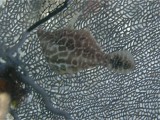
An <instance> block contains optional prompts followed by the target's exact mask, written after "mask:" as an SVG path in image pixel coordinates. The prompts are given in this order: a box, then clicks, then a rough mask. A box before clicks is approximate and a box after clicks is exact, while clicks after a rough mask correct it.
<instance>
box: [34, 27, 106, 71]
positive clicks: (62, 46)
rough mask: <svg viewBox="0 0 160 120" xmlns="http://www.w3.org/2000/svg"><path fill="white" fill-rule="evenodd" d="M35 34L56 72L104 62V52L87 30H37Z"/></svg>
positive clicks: (80, 68) (84, 67) (76, 69)
mask: <svg viewBox="0 0 160 120" xmlns="http://www.w3.org/2000/svg"><path fill="white" fill-rule="evenodd" d="M37 34H38V37H39V40H40V44H41V46H42V51H43V53H44V55H45V56H46V59H47V61H48V63H49V65H50V66H51V68H52V69H54V70H55V71H56V72H58V73H61V74H63V73H74V72H77V71H79V70H82V69H86V68H90V67H94V66H97V65H102V64H103V63H104V57H105V54H104V53H103V52H102V50H101V48H100V47H99V45H98V44H97V42H96V41H95V39H94V38H93V37H92V35H91V34H90V33H89V31H88V30H73V29H69V28H66V29H61V30H56V31H54V32H45V31H43V30H38V32H37Z"/></svg>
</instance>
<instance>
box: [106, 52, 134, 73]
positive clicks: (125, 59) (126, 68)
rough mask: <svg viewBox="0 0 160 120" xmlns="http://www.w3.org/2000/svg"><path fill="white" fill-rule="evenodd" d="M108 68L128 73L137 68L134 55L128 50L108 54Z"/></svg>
mask: <svg viewBox="0 0 160 120" xmlns="http://www.w3.org/2000/svg"><path fill="white" fill-rule="evenodd" d="M107 67H108V69H110V70H112V71H114V72H117V73H122V74H127V73H129V72H130V71H132V70H133V69H134V68H135V62H134V58H133V55H132V54H131V53H130V52H129V51H126V50H122V51H116V52H112V53H110V54H108V65H107Z"/></svg>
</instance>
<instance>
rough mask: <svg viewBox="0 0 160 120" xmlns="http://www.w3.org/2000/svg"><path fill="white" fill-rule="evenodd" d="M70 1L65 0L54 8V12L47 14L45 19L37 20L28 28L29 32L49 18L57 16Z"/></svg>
mask: <svg viewBox="0 0 160 120" xmlns="http://www.w3.org/2000/svg"><path fill="white" fill-rule="evenodd" d="M68 1H69V0H65V2H63V3H62V4H63V5H62V4H61V5H59V6H58V7H57V8H56V9H55V10H53V12H51V13H49V15H47V16H46V17H44V18H43V19H41V20H39V21H37V22H36V23H34V24H33V25H32V26H31V27H29V28H28V29H27V32H30V31H32V30H33V29H35V28H36V27H38V26H39V25H40V24H42V23H44V22H46V21H47V20H49V19H50V18H51V17H53V16H55V15H56V14H58V13H59V12H61V11H62V10H63V9H64V8H66V7H67V5H68Z"/></svg>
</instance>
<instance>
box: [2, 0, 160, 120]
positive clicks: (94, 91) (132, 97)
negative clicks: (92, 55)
mask: <svg viewBox="0 0 160 120" xmlns="http://www.w3.org/2000/svg"><path fill="white" fill-rule="evenodd" d="M62 2H63V0H62V1H61V0H57V1H56V0H7V1H6V2H5V1H4V4H2V5H1V9H0V10H1V11H0V26H1V29H0V44H1V48H2V47H4V45H5V46H6V47H7V48H8V49H10V48H12V47H13V46H15V45H16V44H17V43H18V41H19V40H21V36H22V33H23V32H25V31H26V29H27V28H28V27H30V26H31V25H32V24H33V23H35V22H36V21H38V20H40V19H41V18H43V17H44V16H47V15H48V13H49V12H52V10H54V9H55V8H56V6H57V5H58V4H60V3H62ZM80 11H81V12H82V14H81V15H80V16H79V18H78V20H77V21H76V23H75V24H74V28H76V29H82V28H88V29H89V30H90V31H91V33H92V34H93V36H94V37H95V39H96V40H97V42H98V43H99V44H100V46H101V47H102V49H103V51H105V52H106V53H109V52H113V51H120V50H123V49H125V50H128V51H130V52H131V53H132V54H133V56H134V59H135V64H136V68H135V70H134V71H132V72H131V73H129V74H127V75H122V74H117V73H114V72H112V71H109V70H108V69H107V68H104V67H94V68H92V69H87V70H83V71H80V72H78V73H76V74H73V75H71V76H68V75H58V74H56V73H54V72H53V71H52V70H51V69H50V68H49V66H48V64H47V62H46V60H45V58H44V56H43V54H42V52H41V47H40V43H39V40H38V37H37V34H36V31H37V29H39V28H41V29H44V30H48V31H54V30H55V29H60V28H64V27H66V26H67V25H68V23H69V22H70V20H71V19H72V17H73V16H74V14H75V12H80ZM18 53H19V55H20V56H19V57H18V60H17V61H18V62H19V65H20V66H19V69H20V68H22V66H23V69H22V71H25V72H26V73H27V76H25V78H26V81H28V82H27V84H25V83H24V85H25V86H26V89H27V90H28V93H27V97H26V100H24V101H23V102H22V103H21V105H20V106H19V107H18V108H17V109H16V110H14V111H12V113H13V114H12V115H13V116H14V118H15V119H16V120H18V119H19V120H30V119H32V120H63V119H73V120H106V119H107V120H112V119H124V120H128V119H137V120H138V119H139V120H142V119H143V120H151V119H154V120H158V119H160V2H159V0H94V1H90V0H88V1H86V0H84V1H83V0H70V1H69V3H68V6H67V8H66V9H65V10H63V12H60V13H59V14H57V15H56V16H53V17H52V18H51V19H49V20H48V21H47V22H45V23H43V24H41V25H40V26H39V27H38V28H36V29H34V30H33V31H31V33H30V34H29V35H28V36H27V38H26V41H25V43H24V44H23V46H22V48H21V49H19V50H18ZM1 59H3V58H1ZM1 62H2V60H1ZM22 76H23V75H22ZM33 83H34V84H33ZM46 99H47V100H46ZM53 109H54V110H53Z"/></svg>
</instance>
